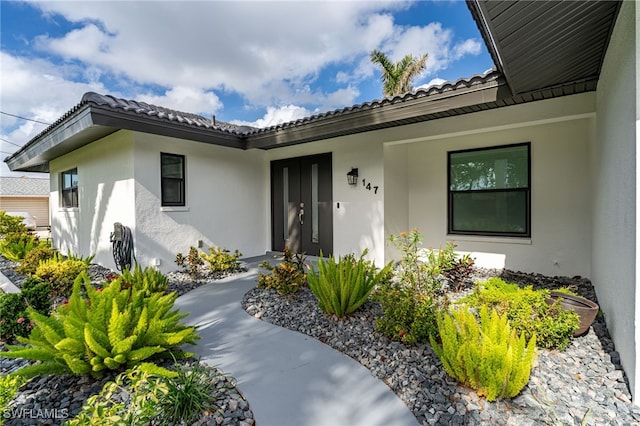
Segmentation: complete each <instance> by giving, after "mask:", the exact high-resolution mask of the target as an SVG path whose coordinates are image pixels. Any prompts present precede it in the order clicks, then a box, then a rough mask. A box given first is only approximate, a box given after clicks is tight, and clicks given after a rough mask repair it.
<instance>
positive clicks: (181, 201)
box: [160, 152, 187, 207]
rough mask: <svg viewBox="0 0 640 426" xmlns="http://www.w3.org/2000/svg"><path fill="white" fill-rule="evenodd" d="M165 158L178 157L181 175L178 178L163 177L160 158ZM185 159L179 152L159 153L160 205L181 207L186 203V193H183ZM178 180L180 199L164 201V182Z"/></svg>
mask: <svg viewBox="0 0 640 426" xmlns="http://www.w3.org/2000/svg"><path fill="white" fill-rule="evenodd" d="M165 158H179V159H180V162H181V164H182V167H181V168H182V176H181V177H180V178H173V177H164V176H163V175H162V160H163V159H165ZM186 175H187V173H186V161H185V156H184V155H181V154H169V153H166V152H161V153H160V199H161V202H160V205H161V206H162V207H183V206H185V205H186V194H185V189H186V185H185V180H186ZM169 181H170V182H178V184H179V188H180V197H179V198H180V199H179V200H178V201H166V200H165V199H164V187H165V182H169Z"/></svg>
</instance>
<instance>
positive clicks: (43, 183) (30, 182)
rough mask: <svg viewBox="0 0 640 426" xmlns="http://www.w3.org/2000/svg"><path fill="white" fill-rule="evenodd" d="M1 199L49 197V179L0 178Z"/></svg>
mask: <svg viewBox="0 0 640 426" xmlns="http://www.w3.org/2000/svg"><path fill="white" fill-rule="evenodd" d="M0 197H49V179H39V178H27V177H0Z"/></svg>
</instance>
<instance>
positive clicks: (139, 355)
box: [3, 273, 199, 377]
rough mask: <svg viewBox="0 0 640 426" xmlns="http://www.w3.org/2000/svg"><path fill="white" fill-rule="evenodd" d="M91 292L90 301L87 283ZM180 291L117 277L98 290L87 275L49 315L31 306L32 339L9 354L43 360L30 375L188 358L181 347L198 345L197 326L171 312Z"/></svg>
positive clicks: (85, 371)
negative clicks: (150, 288) (127, 283)
mask: <svg viewBox="0 0 640 426" xmlns="http://www.w3.org/2000/svg"><path fill="white" fill-rule="evenodd" d="M83 285H84V291H85V292H86V295H87V299H84V298H83V297H82V296H83V291H82V287H83ZM177 297H178V296H177V294H176V293H170V294H161V293H153V294H151V295H150V296H147V295H146V294H145V292H144V291H142V290H139V289H136V288H135V287H131V288H122V286H121V281H120V280H115V281H112V282H111V283H110V284H108V285H107V286H105V287H104V289H100V290H97V289H95V288H94V287H93V286H92V285H91V282H90V280H89V277H88V276H87V274H86V273H83V274H82V275H81V276H80V277H79V278H78V280H76V282H75V283H74V286H73V293H72V294H71V298H70V299H69V302H68V303H67V304H65V305H61V306H60V307H59V308H58V309H57V310H56V312H55V313H54V314H53V315H51V317H47V316H45V315H42V314H40V313H38V312H37V311H35V310H33V309H31V308H28V310H27V313H28V314H29V316H30V318H31V319H32V320H33V322H34V323H35V326H34V328H33V330H32V331H31V334H30V335H29V338H23V337H20V338H18V340H19V341H20V342H22V343H24V344H25V345H24V346H17V345H11V346H9V349H10V350H9V352H5V353H3V356H4V357H7V358H25V359H29V360H38V361H42V363H41V364H39V365H32V366H28V367H25V368H23V369H21V370H19V372H18V374H21V375H24V376H26V377H30V376H33V375H38V374H45V373H49V374H52V373H53V374H65V373H70V374H75V375H88V374H91V375H92V376H101V375H102V374H103V372H104V371H105V370H119V369H122V368H125V367H127V368H131V367H133V366H135V365H136V364H139V363H141V362H142V361H145V360H153V359H155V358H158V357H160V356H161V355H165V354H166V355H173V356H180V357H182V356H185V355H191V354H185V353H183V352H182V351H181V350H180V349H179V347H180V346H182V345H184V344H186V343H192V344H193V343H194V342H195V341H196V340H197V339H198V338H199V336H198V335H197V334H196V333H195V328H194V327H187V326H185V325H182V324H180V320H181V319H182V318H184V317H185V316H186V314H181V313H180V312H179V311H178V310H171V309H172V308H173V304H174V302H175V300H176V298H177Z"/></svg>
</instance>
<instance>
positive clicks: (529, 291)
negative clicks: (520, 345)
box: [458, 278, 580, 350]
mask: <svg viewBox="0 0 640 426" xmlns="http://www.w3.org/2000/svg"><path fill="white" fill-rule="evenodd" d="M548 298H549V290H542V289H540V290H534V289H533V287H531V286H527V287H524V288H521V287H519V286H518V285H517V284H514V283H506V282H504V281H503V280H502V279H500V278H490V279H489V280H487V281H484V282H478V283H476V287H475V289H474V292H473V293H472V294H470V295H469V296H467V297H465V298H463V299H460V300H459V301H458V303H461V304H465V305H467V306H470V307H472V308H476V309H477V308H480V307H481V306H486V307H488V308H493V309H496V310H497V311H498V313H500V314H506V315H507V318H508V319H509V322H510V324H511V326H512V327H513V328H515V329H516V331H517V332H518V333H524V336H525V338H527V339H530V338H531V336H533V335H534V334H535V335H536V342H537V345H538V347H540V348H557V349H560V350H563V349H565V348H566V347H567V345H568V344H569V341H570V340H571V337H572V336H573V332H574V331H575V330H577V329H578V327H579V325H580V318H579V317H578V315H577V314H576V313H575V312H573V311H571V310H568V311H565V310H563V309H562V307H561V306H560V303H555V304H548V303H547V299H548Z"/></svg>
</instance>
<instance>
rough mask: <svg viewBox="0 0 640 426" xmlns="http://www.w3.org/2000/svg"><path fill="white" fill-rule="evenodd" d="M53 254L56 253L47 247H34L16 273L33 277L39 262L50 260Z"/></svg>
mask: <svg viewBox="0 0 640 426" xmlns="http://www.w3.org/2000/svg"><path fill="white" fill-rule="evenodd" d="M55 253H56V251H55V250H54V249H52V248H51V247H48V246H40V247H36V248H34V249H32V250H30V251H29V252H28V253H27V254H26V255H25V256H24V259H22V262H21V263H20V266H18V267H17V268H16V271H18V272H20V273H21V274H25V275H33V274H35V273H36V270H37V269H38V266H40V262H43V261H45V260H49V259H52V258H53V257H54V256H55Z"/></svg>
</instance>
